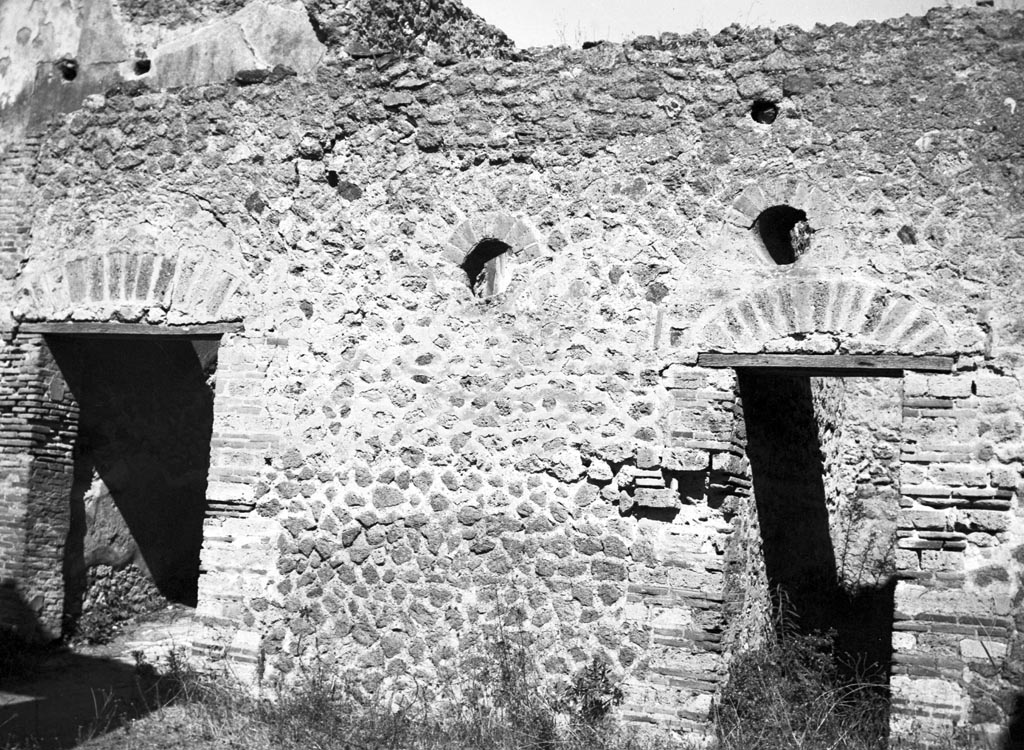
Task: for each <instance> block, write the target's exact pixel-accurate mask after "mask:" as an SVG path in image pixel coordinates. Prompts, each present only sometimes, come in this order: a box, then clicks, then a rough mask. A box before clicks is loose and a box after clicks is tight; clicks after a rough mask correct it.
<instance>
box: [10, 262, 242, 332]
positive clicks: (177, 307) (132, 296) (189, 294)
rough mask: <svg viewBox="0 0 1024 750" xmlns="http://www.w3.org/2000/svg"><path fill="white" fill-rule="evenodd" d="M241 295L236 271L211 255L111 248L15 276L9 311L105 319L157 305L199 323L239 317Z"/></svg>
mask: <svg viewBox="0 0 1024 750" xmlns="http://www.w3.org/2000/svg"><path fill="white" fill-rule="evenodd" d="M242 297H244V282H243V278H242V276H241V275H239V274H238V273H237V271H235V270H234V269H231V268H229V267H228V266H227V265H225V264H224V263H221V262H219V261H218V260H216V259H214V258H211V257H205V256H203V255H200V254H191V253H168V254H161V253H153V252H133V251H124V250H111V251H108V252H102V253H97V254H92V255H87V256H81V257H77V258H72V259H70V260H65V261H61V262H59V263H56V264H51V265H44V266H43V267H42V268H41V269H39V270H36V271H35V272H34V273H30V274H29V275H27V276H26V277H24V278H23V279H22V281H21V284H20V289H19V294H18V297H17V304H16V309H15V314H16V315H17V317H18V318H19V319H21V320H25V321H34V320H66V319H68V318H73V319H76V320H110V319H113V318H119V317H124V316H125V315H126V314H133V313H132V312H131V311H134V314H135V315H139V316H141V315H143V314H146V313H149V312H150V311H156V310H159V311H161V313H162V314H166V315H167V317H168V318H171V319H176V320H177V321H180V322H195V323H201V322H208V321H226V320H238V319H240V318H241V317H242V307H241V305H240V298H242ZM151 317H152V315H151Z"/></svg>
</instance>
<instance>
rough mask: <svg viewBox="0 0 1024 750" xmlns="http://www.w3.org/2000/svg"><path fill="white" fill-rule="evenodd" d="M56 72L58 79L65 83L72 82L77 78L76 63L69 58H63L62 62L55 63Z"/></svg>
mask: <svg viewBox="0 0 1024 750" xmlns="http://www.w3.org/2000/svg"><path fill="white" fill-rule="evenodd" d="M56 66H57V70H58V71H59V72H60V77H61V78H63V79H64V80H65V81H73V80H75V79H76V78H77V77H78V61H77V60H73V59H72V58H70V57H65V58H64V59H63V60H58V61H57V63H56Z"/></svg>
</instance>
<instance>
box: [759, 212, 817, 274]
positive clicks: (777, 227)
mask: <svg viewBox="0 0 1024 750" xmlns="http://www.w3.org/2000/svg"><path fill="white" fill-rule="evenodd" d="M751 228H752V229H753V230H754V233H755V234H756V235H757V236H758V238H759V239H760V240H761V244H763V245H764V249H765V250H767V251H768V255H770V256H771V258H772V260H774V261H775V263H776V264H777V265H780V266H786V265H789V264H790V263H793V262H794V261H796V259H797V258H799V257H800V256H801V255H803V254H804V253H805V252H807V250H808V249H810V246H811V235H812V234H814V230H813V229H812V228H811V226H810V224H808V223H807V214H806V213H805V212H803V211H801V210H800V209H798V208H793V207H792V206H786V205H782V206H772V207H771V208H766V209H765V210H764V211H762V212H761V213H760V214H759V215H758V217H757V219H756V220H755V221H754V224H753V226H752V227H751Z"/></svg>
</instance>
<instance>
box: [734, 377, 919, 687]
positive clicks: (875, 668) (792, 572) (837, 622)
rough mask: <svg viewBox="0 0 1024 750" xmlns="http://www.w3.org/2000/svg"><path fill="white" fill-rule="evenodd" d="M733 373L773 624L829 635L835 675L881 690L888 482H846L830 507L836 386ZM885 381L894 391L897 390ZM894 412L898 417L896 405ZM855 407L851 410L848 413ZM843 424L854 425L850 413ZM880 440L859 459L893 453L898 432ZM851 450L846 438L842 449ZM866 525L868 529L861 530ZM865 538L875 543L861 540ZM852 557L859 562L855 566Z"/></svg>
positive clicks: (890, 589)
mask: <svg viewBox="0 0 1024 750" xmlns="http://www.w3.org/2000/svg"><path fill="white" fill-rule="evenodd" d="M737 372H738V375H739V386H740V395H741V398H742V402H743V412H744V419H745V423H746V434H747V456H748V458H749V460H750V471H751V479H752V482H753V490H754V496H755V500H756V506H757V516H758V523H759V525H760V529H761V542H762V549H763V556H764V563H765V570H766V574H767V578H768V583H769V587H770V589H771V590H772V591H773V592H774V594H775V595H774V597H773V598H774V601H773V606H774V607H775V610H776V611H775V615H776V617H775V621H776V622H782V621H786V620H788V622H789V624H790V625H791V626H792V627H795V628H796V630H797V631H798V632H800V633H803V634H812V633H821V634H825V633H830V632H831V633H834V641H833V643H834V649H835V651H834V653H835V657H836V661H837V663H838V666H839V667H840V668H841V669H842V670H843V671H845V672H847V673H848V676H849V677H854V678H862V677H864V676H867V675H870V676H873V678H874V679H876V680H878V681H879V682H880V683H882V684H884V683H885V682H886V681H887V679H888V675H889V671H890V667H891V662H892V649H891V642H892V625H893V609H894V592H895V579H894V577H893V576H892V575H891V573H890V572H888V571H887V567H886V566H887V565H889V564H890V563H891V558H889V559H877V558H879V557H884V556H886V555H889V556H891V554H892V544H893V540H892V537H891V533H890V531H889V528H890V526H889V519H888V518H884V517H882V516H884V515H885V514H886V512H891V519H892V524H891V528H892V530H893V533H894V528H895V524H894V520H895V512H896V508H897V507H898V502H897V501H898V476H897V477H896V478H895V485H896V486H895V487H894V486H891V484H890V485H889V486H886V485H885V484H884V481H883V480H885V477H882V478H881V479H880V478H879V477H878V476H873V477H868V478H866V479H864V481H863V482H860V483H850V486H849V487H848V488H847V489H848V491H849V493H850V494H851V495H853V496H854V497H852V499H847V500H846V501H844V502H845V504H842V505H839V506H837V502H836V497H835V496H834V495H835V492H836V490H835V487H829V488H827V487H826V481H825V480H826V477H827V476H830V472H832V474H831V475H832V476H833V477H834V475H835V473H834V471H833V469H834V468H835V467H834V466H831V465H829V464H830V462H839V461H842V460H843V456H842V455H841V454H840V452H841V451H842V450H843V446H842V445H839V446H838V447H837V444H836V440H835V439H834V437H835V432H836V430H838V429H839V425H837V423H836V422H837V421H838V419H839V416H838V415H837V414H834V413H830V412H831V407H832V405H834V404H835V403H837V401H836V397H835V394H834V392H833V391H828V390H827V387H828V384H829V383H833V384H838V387H839V388H840V391H841V386H842V383H843V381H842V379H836V378H828V379H812V378H811V377H809V376H806V375H800V374H792V373H788V374H781V373H778V372H766V371H759V370H738V371H737ZM879 380H881V379H879ZM813 381H816V382H813ZM823 381H825V382H823ZM889 382H891V383H894V384H895V385H896V386H898V381H889ZM897 390H898V388H897ZM869 396H870V394H869ZM841 397H842V393H841V392H840V396H839V398H841ZM830 398H831V399H832V400H830ZM895 403H896V404H897V405H896V406H895V407H894V408H896V409H898V399H897V400H896V402H895ZM855 406H856V402H854V406H851V409H852V408H854V407H855ZM837 408H838V407H837ZM897 413H898V412H897ZM853 417H854V420H855V421H861V422H862V421H863V420H862V419H861V416H860V415H858V414H854V415H853ZM896 418H897V419H898V417H896ZM862 438H863V435H859V436H857V439H858V440H861V439H862ZM823 439H827V440H828V441H829V445H828V446H825V445H823ZM886 439H887V440H888V443H886V444H885V445H881V447H879V446H878V445H876V446H870V447H869V451H870V450H874V452H875V455H876V456H877V455H878V454H879V453H880V452H884V451H883V449H885V450H890V452H891V445H897V446H898V431H897V432H896V434H895V436H894V435H892V434H890V435H888V436H887V438H886ZM852 444H853V438H851V439H850V441H848V443H847V445H852ZM898 458H899V457H898V447H897V449H896V454H895V455H890V456H889V457H888V464H887V467H888V468H887V471H888V472H889V474H890V475H891V474H892V473H893V472H898ZM875 460H879V459H877V457H876V459H875ZM890 481H891V480H890ZM833 484H834V482H833ZM876 485H877V486H878V487H879V488H880V489H878V490H877V492H878V493H881V494H880V495H879V497H877V498H870V497H858V496H857V495H858V494H860V493H872V492H875V491H876V490H875V489H874V488H875V487H876ZM837 507H838V510H837ZM858 508H860V509H863V508H868V509H869V511H870V512H868V513H866V514H865V513H864V512H863V510H861V511H858V510H857V509H858ZM872 508H876V509H877V508H882V509H883V510H882V511H877V510H871V509H872ZM886 508H888V509H889V510H888V511H886V510H885V509H886ZM851 509H852V510H851ZM858 512H860V513H861V515H859V516H858V515H857V513H858ZM837 514H843V515H844V517H839V518H837V517H836V516H837ZM869 524H874V527H873V528H871V529H869V528H868V525H869ZM865 531H870V532H871V533H872V535H875V536H877V537H878V538H874V536H873V537H872V538H871V539H869V540H865V539H864V538H863V537H864V532H865ZM858 534H859V535H860V537H861V538H859V539H858V538H857V535H858ZM844 535H845V536H844ZM850 539H853V542H851V541H850ZM837 547H838V549H837ZM879 550H881V552H879ZM857 555H862V556H863V557H864V558H865V559H864V560H860V559H855V558H856V557H857ZM868 556H870V557H871V558H872V559H871V560H867V557H868ZM868 563H870V565H871V566H874V567H873V569H872V574H871V575H867V574H866V568H865V567H864V566H865V565H866V564H868ZM780 615H785V616H780Z"/></svg>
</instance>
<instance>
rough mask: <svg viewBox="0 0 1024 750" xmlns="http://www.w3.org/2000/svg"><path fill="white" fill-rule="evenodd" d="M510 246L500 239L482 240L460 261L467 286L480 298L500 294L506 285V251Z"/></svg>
mask: <svg viewBox="0 0 1024 750" xmlns="http://www.w3.org/2000/svg"><path fill="white" fill-rule="evenodd" d="M509 250H511V248H510V247H509V246H508V245H506V244H505V243H504V242H501V241H500V240H483V241H481V242H479V243H477V246H476V247H474V248H473V250H472V251H471V252H470V253H469V255H467V256H466V259H465V260H464V261H462V270H463V271H465V272H466V277H467V278H468V279H469V288H470V290H471V291H472V292H473V294H474V295H475V296H477V297H480V298H481V299H483V298H487V297H493V296H494V295H495V294H501V293H502V292H503V291H505V287H507V286H508V278H507V276H508V263H507V262H506V253H507V252H508V251H509Z"/></svg>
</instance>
